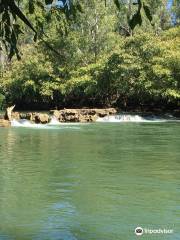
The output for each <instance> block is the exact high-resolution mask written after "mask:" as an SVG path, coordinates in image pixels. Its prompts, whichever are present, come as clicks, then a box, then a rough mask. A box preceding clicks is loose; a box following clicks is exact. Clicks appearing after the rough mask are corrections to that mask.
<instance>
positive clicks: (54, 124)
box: [11, 114, 180, 129]
mask: <svg viewBox="0 0 180 240" xmlns="http://www.w3.org/2000/svg"><path fill="white" fill-rule="evenodd" d="M169 121H171V122H172V121H176V122H177V121H178V122H179V121H180V120H177V119H174V118H170V117H169V118H160V117H155V116H153V117H146V118H145V117H142V116H140V115H131V114H119V115H114V116H106V117H104V118H98V119H97V121H96V122H101V123H103V122H104V123H123V122H124V123H128V122H132V123H133V122H134V123H141V122H169ZM83 124H86V125H87V124H89V123H61V122H59V121H58V119H56V117H54V116H53V117H52V118H51V121H50V122H49V123H48V124H35V123H33V122H31V121H29V120H26V119H20V120H15V119H14V120H12V121H11V126H12V127H26V128H39V129H49V128H50V129H61V128H74V129H80V128H79V127H75V126H77V125H83ZM74 125H75V126H74Z"/></svg>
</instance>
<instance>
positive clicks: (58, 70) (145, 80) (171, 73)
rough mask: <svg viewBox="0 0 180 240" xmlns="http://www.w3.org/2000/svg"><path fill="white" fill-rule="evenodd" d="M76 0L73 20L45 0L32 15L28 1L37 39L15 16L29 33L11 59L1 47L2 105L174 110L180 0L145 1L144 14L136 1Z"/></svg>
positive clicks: (178, 89) (179, 78) (178, 86)
mask: <svg viewBox="0 0 180 240" xmlns="http://www.w3.org/2000/svg"><path fill="white" fill-rule="evenodd" d="M7 2H8V1H7ZM32 2H33V1H32ZM35 2H36V3H37V2H38V1H35ZM79 2H80V3H81V5H77V3H79ZM140 2H141V1H140ZM140 2H139V1H138V3H140ZM75 3H76V8H75V9H79V10H78V11H76V14H75V15H74V17H73V18H72V17H70V15H67V14H64V13H62V9H61V8H60V9H59V7H58V8H57V7H55V8H52V7H51V8H50V10H46V11H44V8H42V5H36V6H35V7H34V6H31V8H33V10H32V9H31V11H32V12H33V14H29V7H30V6H29V1H25V0H24V1H23V5H22V6H23V8H24V9H25V13H26V17H28V19H29V20H28V21H29V22H30V23H31V24H32V26H34V27H33V29H34V30H35V29H36V30H35V31H37V32H38V35H39V36H38V41H37V42H33V41H32V36H33V33H32V31H31V30H30V29H28V28H27V27H25V26H24V25H23V24H22V21H20V20H17V24H18V25H19V26H20V28H19V29H21V30H22V31H23V32H24V34H23V35H22V34H20V35H19V37H18V39H17V43H18V45H19V49H20V51H16V50H13V51H15V52H13V53H11V51H10V54H11V57H12V56H13V54H14V53H17V55H18V56H20V52H22V56H21V60H20V61H19V60H18V59H17V58H15V57H14V58H13V60H12V61H11V62H9V61H8V57H6V54H5V53H4V54H3V51H2V50H3V47H2V50H1V60H2V59H3V61H1V63H2V64H1V72H2V76H1V78H0V98H1V99H3V100H0V104H1V101H3V102H4V98H5V101H6V104H7V105H9V104H14V103H15V104H16V105H17V106H18V107H19V108H23V109H35V108H36V109H49V108H53V107H57V108H60V107H88V106H91V107H92V106H94V107H100V106H101V107H106V106H116V107H120V108H125V109H126V108H129V107H131V108H135V107H142V108H147V109H150V108H154V107H159V106H161V107H162V106H163V107H164V108H167V107H171V108H177V107H178V106H179V100H180V27H179V12H178V9H179V8H178V4H179V2H178V1H177V0H176V1H174V3H173V5H172V8H171V9H168V8H167V1H165V0H158V1H156V3H154V1H151V0H148V1H143V3H144V5H142V6H141V9H140V13H139V14H140V15H139V16H137V15H138V13H137V12H138V11H139V5H138V6H137V5H136V4H135V5H133V4H132V1H127V2H126V1H118V8H117V6H116V5H117V1H116V5H115V4H114V3H113V2H112V1H106V5H105V4H104V1H94V0H92V1H85V0H82V1H77V2H75ZM146 6H151V8H146ZM149 9H150V10H151V13H150V12H149ZM52 12H53V13H52ZM65 13H66V12H65ZM151 14H152V19H151ZM134 16H136V17H134ZM147 16H148V18H147ZM133 18H134V19H135V20H132V19H133ZM141 20H143V21H142V23H141ZM149 20H150V21H149ZM133 21H134V23H133ZM138 21H139V22H138ZM137 23H139V25H141V26H136V25H137ZM37 29H38V30H37ZM11 43H12V42H11ZM14 46H15V45H14ZM16 47H17V45H16ZM5 59H6V60H5ZM3 96H4V98H3Z"/></svg>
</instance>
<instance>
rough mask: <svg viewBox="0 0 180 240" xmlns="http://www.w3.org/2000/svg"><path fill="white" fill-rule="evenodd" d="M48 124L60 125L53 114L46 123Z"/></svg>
mask: <svg viewBox="0 0 180 240" xmlns="http://www.w3.org/2000/svg"><path fill="white" fill-rule="evenodd" d="M48 125H61V123H60V122H59V120H58V119H57V118H56V117H55V116H52V117H51V121H50V122H49V123H48Z"/></svg>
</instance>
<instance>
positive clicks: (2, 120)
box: [0, 119, 11, 127]
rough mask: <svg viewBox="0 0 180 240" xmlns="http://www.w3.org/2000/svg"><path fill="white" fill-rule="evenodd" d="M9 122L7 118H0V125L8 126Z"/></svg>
mask: <svg viewBox="0 0 180 240" xmlns="http://www.w3.org/2000/svg"><path fill="white" fill-rule="evenodd" d="M10 126H11V123H10V121H8V120H5V119H0V127H10Z"/></svg>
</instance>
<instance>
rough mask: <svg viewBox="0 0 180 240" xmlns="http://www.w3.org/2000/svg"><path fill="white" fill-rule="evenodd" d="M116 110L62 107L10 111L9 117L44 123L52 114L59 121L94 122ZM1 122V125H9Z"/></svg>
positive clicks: (112, 113) (114, 112) (47, 121)
mask: <svg viewBox="0 0 180 240" xmlns="http://www.w3.org/2000/svg"><path fill="white" fill-rule="evenodd" d="M116 113H117V111H116V109H114V108H106V109H96V108H93V109H86V108H82V109H63V110H52V111H50V114H47V113H38V112H28V113H23V112H11V119H16V120H19V119H27V120H29V121H32V122H35V123H41V124H46V123H49V122H50V120H51V118H52V116H54V117H55V118H56V119H57V120H58V121H59V122H84V123H85V122H95V121H96V120H97V119H98V118H99V117H105V116H109V115H114V114H116ZM9 124H10V123H9V121H7V123H5V122H4V123H2V125H9Z"/></svg>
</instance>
